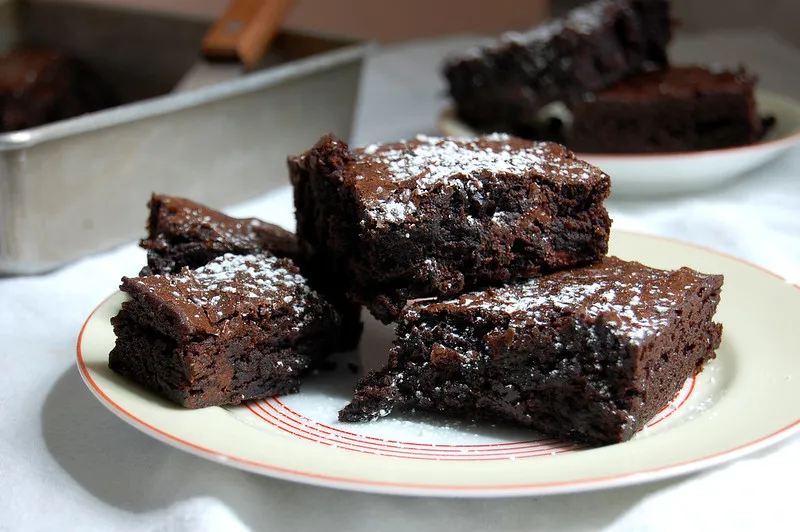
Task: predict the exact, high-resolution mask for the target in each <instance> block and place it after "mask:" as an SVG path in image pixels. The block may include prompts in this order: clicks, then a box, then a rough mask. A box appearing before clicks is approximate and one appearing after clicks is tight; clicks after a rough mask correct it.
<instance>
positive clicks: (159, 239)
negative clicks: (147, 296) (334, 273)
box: [139, 194, 363, 351]
mask: <svg viewBox="0 0 800 532" xmlns="http://www.w3.org/2000/svg"><path fill="white" fill-rule="evenodd" d="M148 207H149V208H150V215H149V217H148V222H147V237H146V238H144V239H142V241H141V242H140V246H141V247H142V248H143V249H145V250H147V266H145V267H144V268H143V269H142V271H141V272H140V274H139V275H151V274H159V273H172V272H177V271H180V269H181V268H183V267H184V266H188V267H189V268H199V267H200V266H204V265H205V264H208V262H209V261H211V260H213V259H215V258H216V257H219V256H221V255H224V254H226V253H232V254H235V255H250V254H259V253H270V254H272V255H275V256H276V257H284V258H289V259H292V261H293V262H294V263H295V264H296V265H297V266H298V267H299V268H300V271H301V272H302V274H303V275H304V276H305V277H306V278H308V279H309V281H310V283H311V286H312V287H313V288H314V289H315V290H318V291H320V292H321V293H322V294H323V295H324V296H325V297H326V298H327V299H328V301H330V302H331V303H332V304H333V305H334V306H335V307H336V309H337V310H338V311H339V314H340V316H341V318H342V334H341V335H340V340H341V345H340V346H339V350H342V351H346V350H350V349H355V348H356V346H357V345H358V342H359V340H360V339H361V331H362V329H363V324H362V322H361V306H360V305H357V304H354V303H351V302H350V301H348V300H347V299H346V298H345V297H344V296H343V294H342V292H341V291H340V290H339V287H338V285H336V284H331V283H329V282H328V277H327V275H326V272H325V268H324V265H322V264H318V263H315V262H313V261H309V260H306V258H307V257H308V253H306V251H305V250H303V249H301V247H300V245H299V244H298V242H297V238H296V237H295V235H294V233H290V232H289V231H286V230H285V229H283V228H281V227H279V226H277V225H273V224H270V223H267V222H264V221H262V220H259V219H257V218H233V217H231V216H228V215H226V214H224V213H222V212H219V211H217V210H214V209H211V208H210V207H207V206H205V205H201V204H199V203H196V202H194V201H191V200H188V199H186V198H180V197H175V196H168V195H164V194H153V195H152V197H151V199H150V202H149V203H148Z"/></svg>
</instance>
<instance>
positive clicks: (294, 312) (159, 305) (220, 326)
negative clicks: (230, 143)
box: [109, 254, 341, 408]
mask: <svg viewBox="0 0 800 532" xmlns="http://www.w3.org/2000/svg"><path fill="white" fill-rule="evenodd" d="M121 290H122V291H123V292H125V293H126V294H127V295H128V296H129V300H128V301H126V302H124V303H123V304H122V307H121V309H120V311H119V313H118V314H117V315H116V316H114V317H113V318H112V319H111V323H112V325H113V328H114V333H115V334H116V337H117V339H116V344H115V346H114V348H113V350H112V351H111V353H110V355H109V367H110V368H111V369H112V370H113V371H115V372H117V373H119V374H120V375H123V376H125V377H127V378H129V379H131V380H133V381H135V382H136V383H138V384H139V385H141V386H143V387H145V388H147V389H149V390H151V391H153V392H155V393H157V394H159V395H161V396H163V397H165V398H167V399H169V400H171V401H173V402H175V403H177V404H179V405H181V406H184V407H186V408H201V407H206V406H218V405H228V404H238V403H241V402H242V401H247V400H250V399H260V398H265V397H272V396H276V395H283V394H288V393H293V392H296V391H297V390H298V387H299V385H300V378H301V376H302V374H303V373H304V372H305V371H306V370H307V369H309V368H310V367H312V366H313V365H314V364H315V363H316V362H319V361H321V360H322V359H324V357H325V356H327V355H328V354H329V353H330V352H331V351H332V350H333V349H335V348H336V347H337V345H338V344H339V338H338V335H339V331H340V328H341V324H340V323H339V317H338V314H337V313H336V311H335V310H334V308H333V307H332V306H331V305H330V304H329V303H327V302H326V301H325V300H324V299H323V298H322V297H321V296H320V295H319V294H317V293H316V292H315V291H313V290H312V289H311V288H310V287H309V285H308V282H307V281H306V279H305V278H304V277H303V276H302V275H300V271H299V270H298V269H297V267H296V266H295V265H294V264H293V263H292V262H291V261H290V260H289V259H281V258H277V257H274V256H272V255H267V254H261V255H232V254H226V255H222V256H220V257H217V258H215V259H213V260H211V261H210V262H209V263H208V264H206V265H205V266H201V267H200V268H197V269H190V268H188V267H184V268H182V269H181V270H180V271H179V272H175V273H166V274H163V275H160V274H157V275H149V276H145V277H134V278H128V277H124V278H123V279H122V285H121Z"/></svg>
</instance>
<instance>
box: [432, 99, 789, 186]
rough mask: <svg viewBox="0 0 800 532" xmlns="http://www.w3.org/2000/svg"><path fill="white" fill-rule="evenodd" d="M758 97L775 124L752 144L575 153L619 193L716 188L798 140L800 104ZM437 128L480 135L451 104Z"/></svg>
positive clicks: (460, 134) (448, 132) (760, 109)
mask: <svg viewBox="0 0 800 532" xmlns="http://www.w3.org/2000/svg"><path fill="white" fill-rule="evenodd" d="M756 100H757V102H758V112H759V114H760V115H762V116H766V115H771V116H774V117H775V118H776V119H777V123H776V124H775V126H774V127H773V128H772V130H771V131H770V132H769V134H768V135H767V136H766V137H765V138H764V139H762V140H761V141H760V142H758V143H756V144H752V145H750V146H742V147H738V148H726V149H720V150H708V151H698V152H684V153H664V154H630V155H627V154H626V155H603V154H590V153H578V154H577V155H578V157H580V158H581V159H585V160H587V161H589V162H591V163H592V164H594V165H596V166H598V167H600V168H601V169H602V170H603V171H605V172H606V173H607V174H608V175H610V176H611V183H612V186H611V190H612V193H613V195H614V197H616V198H620V197H635V196H654V195H668V194H685V193H691V192H697V191H701V190H707V189H711V188H714V187H718V186H720V185H722V184H723V183H726V182H728V181H732V180H734V179H736V178H738V177H741V176H742V175H744V174H747V173H748V172H751V171H753V170H755V169H756V168H758V167H760V166H762V165H764V164H765V163H767V162H769V161H772V160H773V159H775V158H777V157H778V156H779V155H781V154H782V153H784V152H786V151H787V150H789V149H791V148H792V147H793V146H796V145H798V144H800V103H798V102H796V101H795V100H792V99H791V98H787V97H786V96H780V95H778V94H774V93H772V92H769V91H765V90H761V89H759V90H757V91H756ZM439 129H440V130H441V131H442V133H444V134H445V135H450V136H456V137H471V136H474V135H475V134H476V133H475V131H474V130H473V129H471V128H470V127H469V126H468V125H466V124H465V123H463V122H462V121H460V120H459V119H458V118H457V117H456V114H455V110H454V109H452V108H451V109H447V110H445V111H444V112H443V113H442V115H441V116H440V117H439Z"/></svg>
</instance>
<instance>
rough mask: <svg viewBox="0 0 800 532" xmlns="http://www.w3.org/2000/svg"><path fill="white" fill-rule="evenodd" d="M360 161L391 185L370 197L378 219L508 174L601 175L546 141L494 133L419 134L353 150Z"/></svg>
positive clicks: (403, 214) (395, 219)
mask: <svg viewBox="0 0 800 532" xmlns="http://www.w3.org/2000/svg"><path fill="white" fill-rule="evenodd" d="M354 153H355V155H356V156H357V157H358V159H359V164H362V165H369V164H378V165H380V166H381V170H379V174H380V177H381V179H382V180H384V181H386V183H387V185H386V186H378V187H377V188H376V194H375V195H374V196H368V197H366V199H365V203H366V207H367V208H366V215H367V217H368V218H370V219H372V220H373V221H378V222H387V223H394V224H398V223H402V222H404V221H406V220H408V219H409V217H410V216H411V215H412V214H413V213H414V212H415V211H416V206H415V205H414V203H413V202H412V197H413V196H420V195H424V194H430V193H437V192H440V193H450V192H448V191H447V190H445V191H442V189H443V188H458V189H461V190H466V191H468V192H472V193H474V192H477V191H480V190H481V189H482V188H483V187H484V184H485V183H486V182H487V181H492V180H497V179H502V176H503V175H504V174H520V173H523V172H533V173H535V174H536V175H539V176H542V178H543V179H549V180H559V181H567V182H580V181H587V180H590V179H592V178H597V177H598V176H600V175H602V172H600V170H598V169H597V168H595V167H593V166H591V165H590V164H588V163H586V162H584V161H581V160H580V159H576V158H574V157H571V156H569V155H568V154H567V152H565V151H563V150H562V149H561V148H558V147H556V145H553V144H551V143H545V142H524V141H519V140H518V139H513V138H512V137H510V136H509V135H506V134H501V133H495V134H491V135H487V136H484V137H478V138H473V139H457V138H452V137H430V136H426V135H419V136H417V137H416V139H414V140H412V141H403V142H400V143H396V144H388V145H384V146H381V147H376V146H375V145H371V146H368V147H366V148H360V149H358V148H357V149H355V150H354ZM391 185H394V186H391Z"/></svg>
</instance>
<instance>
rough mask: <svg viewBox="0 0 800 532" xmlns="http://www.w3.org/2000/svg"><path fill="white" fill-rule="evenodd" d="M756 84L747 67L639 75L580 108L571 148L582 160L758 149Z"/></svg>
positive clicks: (575, 111)
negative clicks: (585, 156) (744, 147)
mask: <svg viewBox="0 0 800 532" xmlns="http://www.w3.org/2000/svg"><path fill="white" fill-rule="evenodd" d="M755 85H756V79H755V78H754V77H753V76H751V75H749V74H747V72H745V71H744V70H743V69H741V68H740V69H737V70H725V69H709V68H704V67H700V66H682V67H673V68H668V69H663V70H658V71H654V72H648V73H644V74H639V75H637V76H633V77H630V78H628V79H625V80H623V81H621V82H619V83H617V84H616V85H614V86H612V87H609V88H607V89H604V90H601V91H598V92H594V93H588V94H586V95H584V96H583V98H582V99H581V100H580V101H576V102H574V103H573V104H572V106H571V110H572V126H571V128H569V133H568V137H567V145H568V146H569V147H570V149H573V150H575V151H579V152H582V153H646V152H679V151H691V150H713V149H718V148H727V147H731V146H741V145H746V144H752V143H754V142H756V141H758V140H759V139H760V138H761V136H762V134H763V131H764V124H763V123H762V119H761V118H760V117H759V116H758V112H757V109H756V100H755V95H754V89H755Z"/></svg>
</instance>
